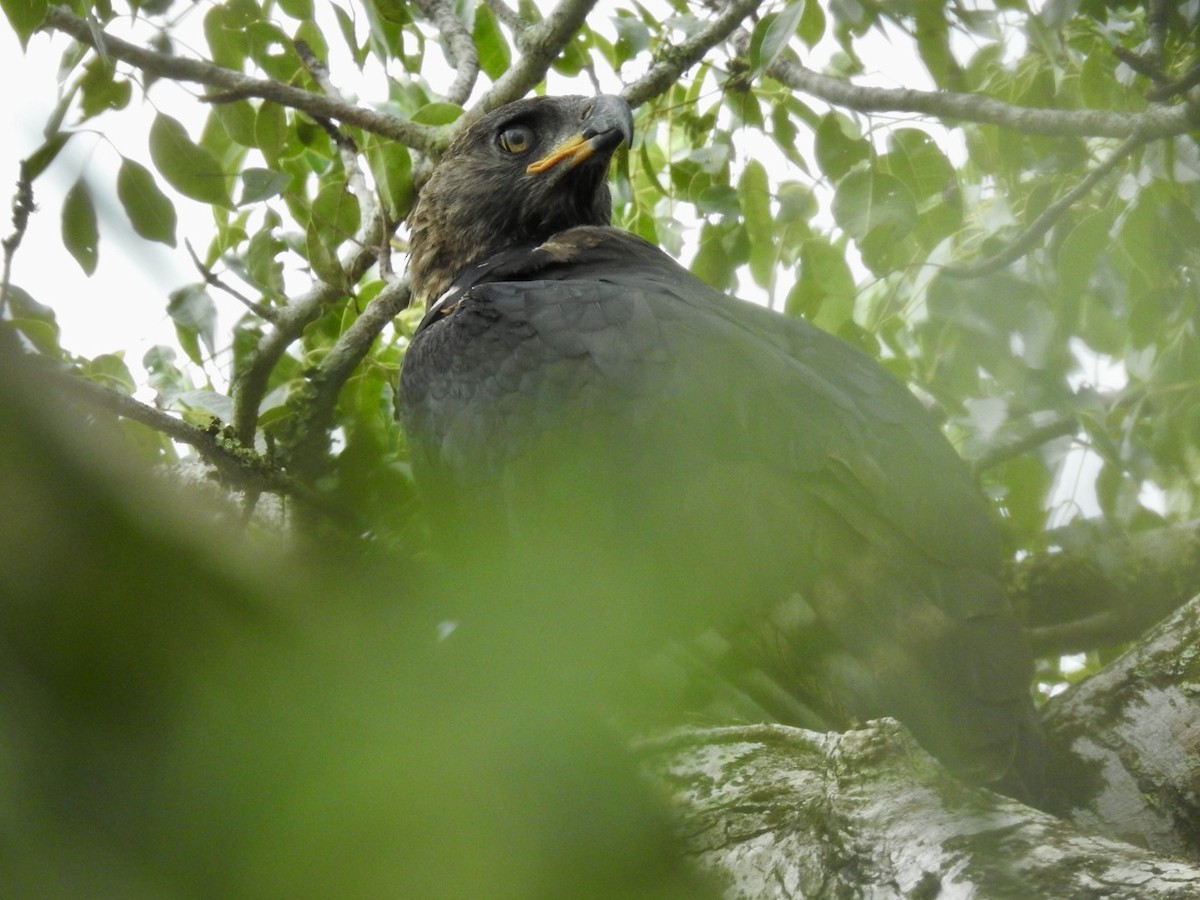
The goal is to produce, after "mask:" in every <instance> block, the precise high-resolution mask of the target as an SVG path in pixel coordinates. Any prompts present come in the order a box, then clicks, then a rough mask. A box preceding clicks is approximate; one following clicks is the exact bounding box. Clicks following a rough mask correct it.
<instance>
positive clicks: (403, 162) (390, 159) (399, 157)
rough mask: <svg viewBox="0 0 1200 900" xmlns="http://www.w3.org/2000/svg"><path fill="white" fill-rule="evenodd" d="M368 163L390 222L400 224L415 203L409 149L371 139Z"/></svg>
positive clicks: (375, 138) (368, 144) (397, 144)
mask: <svg viewBox="0 0 1200 900" xmlns="http://www.w3.org/2000/svg"><path fill="white" fill-rule="evenodd" d="M367 164H368V165H369V166H370V167H371V174H372V175H373V176H374V177H375V189H376V191H377V192H378V193H379V198H380V200H382V201H383V205H384V208H385V209H386V210H387V215H388V219H389V220H391V221H392V222H399V221H400V220H402V219H403V218H404V217H405V216H406V215H408V211H409V209H411V208H412V203H413V185H412V157H410V156H409V153H408V148H407V147H405V146H404V145H403V144H399V143H397V142H395V141H389V140H384V139H381V138H378V137H375V136H374V135H372V136H371V137H369V138H368V139H367Z"/></svg>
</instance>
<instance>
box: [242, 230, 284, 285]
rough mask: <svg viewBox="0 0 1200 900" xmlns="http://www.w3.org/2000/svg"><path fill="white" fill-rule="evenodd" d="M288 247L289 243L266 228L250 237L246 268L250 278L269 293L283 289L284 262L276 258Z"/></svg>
mask: <svg viewBox="0 0 1200 900" xmlns="http://www.w3.org/2000/svg"><path fill="white" fill-rule="evenodd" d="M286 249H287V244H285V243H284V242H283V241H281V240H280V239H279V238H277V237H275V236H274V235H273V234H272V233H271V231H270V230H269V229H266V228H264V229H263V230H262V231H259V232H256V233H255V234H254V236H253V237H251V238H250V245H249V246H248V247H247V248H246V268H247V270H248V271H249V274H250V278H251V279H252V280H253V281H254V283H255V284H257V285H258V286H259V287H261V288H262V289H263V290H264V291H267V292H269V293H276V294H277V293H279V292H281V291H282V290H283V264H282V263H281V262H279V260H278V259H276V257H277V256H279V254H280V253H282V252H283V251H284V250H286Z"/></svg>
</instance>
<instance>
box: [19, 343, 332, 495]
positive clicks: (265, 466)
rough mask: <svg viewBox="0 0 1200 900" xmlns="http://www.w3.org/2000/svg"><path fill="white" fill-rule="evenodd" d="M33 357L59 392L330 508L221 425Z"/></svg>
mask: <svg viewBox="0 0 1200 900" xmlns="http://www.w3.org/2000/svg"><path fill="white" fill-rule="evenodd" d="M28 360H29V362H30V364H31V365H35V366H38V367H39V374H38V377H39V378H40V379H42V380H43V381H45V382H47V383H48V385H49V386H50V389H52V390H53V392H54V395H55V396H59V395H61V396H65V397H68V398H72V399H74V400H75V401H77V402H81V403H84V404H86V405H87V406H90V407H94V408H97V409H103V410H107V411H108V412H111V413H114V414H116V415H118V416H120V417H122V418H125V419H130V420H132V421H134V422H140V423H141V424H143V425H145V426H147V427H149V428H152V429H154V430H155V431H157V432H159V433H160V434H164V435H166V436H167V437H169V438H171V440H174V441H178V442H179V443H181V444H187V445H188V446H190V447H193V448H195V450H196V452H197V453H199V454H200V455H201V456H202V457H203V458H204V459H205V460H207V461H208V462H210V463H211V464H212V465H214V466H215V467H216V468H217V470H218V471H219V472H220V473H221V475H222V477H224V478H226V479H227V480H228V481H229V482H230V483H231V484H233V485H235V486H237V487H238V488H240V489H250V490H259V491H269V492H271V493H276V494H285V495H287V496H290V497H294V498H296V499H298V500H300V501H302V502H305V503H307V504H310V505H312V506H313V507H314V508H320V509H322V510H324V511H326V512H331V510H330V509H329V504H328V503H326V502H325V501H323V500H322V499H321V498H320V497H318V496H317V495H316V494H314V493H313V491H312V490H311V489H310V488H309V487H308V486H307V485H305V484H302V483H301V482H299V481H297V480H296V479H295V478H293V477H292V476H290V475H288V474H287V473H286V472H283V471H280V470H279V469H278V468H276V467H275V466H274V465H273V464H272V463H271V462H270V461H268V460H266V459H264V458H263V457H261V456H259V455H258V454H257V453H255V452H254V451H252V450H249V449H247V448H245V447H241V446H237V445H235V444H233V443H232V442H230V441H228V440H227V439H226V438H225V437H224V436H223V434H222V431H221V429H220V427H218V426H214V427H209V428H201V427H200V426H198V425H192V424H191V423H189V422H184V421H183V420H181V419H178V418H176V417H175V416H172V415H170V414H169V413H166V412H163V411H162V410H160V409H155V408H154V407H153V406H149V405H148V404H145V403H142V402H141V401H140V400H138V399H136V398H134V397H131V396H129V395H128V394H125V393H123V392H121V391H117V390H113V389H112V388H108V387H105V386H104V385H102V384H98V383H97V382H94V381H89V380H88V379H86V378H84V377H82V376H80V375H77V374H75V373H74V372H70V371H68V370H65V369H62V368H60V367H58V366H57V365H52V364H50V363H49V362H48V361H47V360H43V359H42V358H40V357H36V356H30V357H28ZM339 515H342V514H339ZM343 517H344V516H343Z"/></svg>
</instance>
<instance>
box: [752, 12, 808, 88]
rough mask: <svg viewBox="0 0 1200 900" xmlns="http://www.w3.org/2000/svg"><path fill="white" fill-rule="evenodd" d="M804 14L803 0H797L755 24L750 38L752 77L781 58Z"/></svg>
mask: <svg viewBox="0 0 1200 900" xmlns="http://www.w3.org/2000/svg"><path fill="white" fill-rule="evenodd" d="M803 15H804V2H803V0H795V2H793V3H789V4H788V5H787V6H785V7H784V8H783V11H782V12H780V13H774V14H768V15H765V16H763V17H762V19H761V20H760V21H759V22H758V24H757V25H755V26H754V34H753V35H752V36H751V38H750V72H751V77H753V76H754V75H756V74H757V73H759V72H761V71H763V70H764V69H766V68H767V67H768V66H769V65H771V63H773V62H775V60H776V59H778V58H779V54H781V53H783V51H784V50H785V49H786V48H787V45H788V41H790V40H791V39H792V35H794V34H795V33H796V28H797V26H798V25H799V24H800V18H801V17H802V16H803Z"/></svg>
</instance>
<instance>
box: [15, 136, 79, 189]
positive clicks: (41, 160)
mask: <svg viewBox="0 0 1200 900" xmlns="http://www.w3.org/2000/svg"><path fill="white" fill-rule="evenodd" d="M74 133H75V132H73V131H57V132H55V133H54V134H52V135H51V136H50V137H48V138H47V139H46V142H45V143H44V144H42V146H40V147H38V148H37V149H36V150H34V151H33V152H32V153H30V154H29V156H27V157H25V160H24V163H23V166H22V170H21V174H22V176H23V177H25V178H28V179H29V180H30V181H36V180H37V177H38V176H39V175H41V174H42V173H43V172H44V171H46V167H47V166H49V165H50V163H52V162H54V160H55V158H56V157H57V156H58V153H59V151H60V150H62V148H63V147H64V146H66V143H67V141H69V140H70V139H71V136H72V135H73V134H74Z"/></svg>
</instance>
